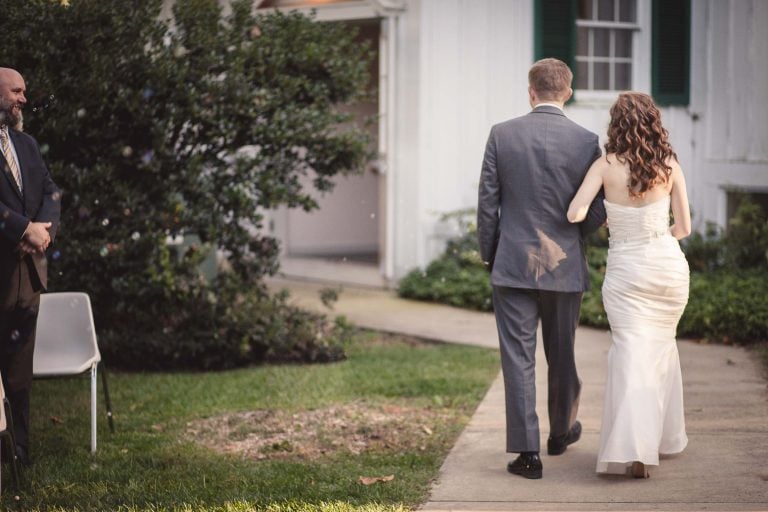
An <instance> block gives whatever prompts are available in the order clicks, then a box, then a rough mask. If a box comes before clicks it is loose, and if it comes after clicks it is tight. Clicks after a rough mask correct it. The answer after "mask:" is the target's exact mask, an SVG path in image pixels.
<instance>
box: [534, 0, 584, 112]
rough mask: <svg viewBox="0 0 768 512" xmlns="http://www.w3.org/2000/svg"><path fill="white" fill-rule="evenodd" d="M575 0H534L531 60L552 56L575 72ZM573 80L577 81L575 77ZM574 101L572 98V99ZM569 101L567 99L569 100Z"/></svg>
mask: <svg viewBox="0 0 768 512" xmlns="http://www.w3.org/2000/svg"><path fill="white" fill-rule="evenodd" d="M576 1H577V0H534V3H533V24H534V29H533V51H534V60H539V59H544V58H547V57H554V58H556V59H560V60H561V61H563V62H565V63H566V64H568V67H570V68H571V71H573V73H574V76H575V75H576V59H575V58H574V57H575V54H576V8H577V4H576ZM573 83H576V79H575V78H574V80H573ZM571 101H573V98H571ZM569 103H570V102H569Z"/></svg>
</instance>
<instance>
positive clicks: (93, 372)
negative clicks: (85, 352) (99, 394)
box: [91, 363, 98, 454]
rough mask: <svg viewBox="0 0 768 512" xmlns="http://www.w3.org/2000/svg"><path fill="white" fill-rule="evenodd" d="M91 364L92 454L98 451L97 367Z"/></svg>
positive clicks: (96, 364)
mask: <svg viewBox="0 0 768 512" xmlns="http://www.w3.org/2000/svg"><path fill="white" fill-rule="evenodd" d="M97 366H98V363H94V364H93V366H91V454H95V453H96V380H97V379H96V367H97Z"/></svg>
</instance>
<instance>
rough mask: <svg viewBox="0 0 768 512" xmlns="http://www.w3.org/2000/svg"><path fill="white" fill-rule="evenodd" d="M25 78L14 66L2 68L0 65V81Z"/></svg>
mask: <svg viewBox="0 0 768 512" xmlns="http://www.w3.org/2000/svg"><path fill="white" fill-rule="evenodd" d="M14 79H17V80H19V79H20V80H24V79H23V78H22V76H21V73H19V72H18V71H16V70H15V69H13V68H2V67H0V82H2V83H4V82H6V81H9V80H14Z"/></svg>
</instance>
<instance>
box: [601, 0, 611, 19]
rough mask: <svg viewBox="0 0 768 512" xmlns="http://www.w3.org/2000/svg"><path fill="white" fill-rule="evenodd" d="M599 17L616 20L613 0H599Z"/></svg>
mask: <svg viewBox="0 0 768 512" xmlns="http://www.w3.org/2000/svg"><path fill="white" fill-rule="evenodd" d="M597 19H598V20H601V21H615V20H614V18H613V0H597Z"/></svg>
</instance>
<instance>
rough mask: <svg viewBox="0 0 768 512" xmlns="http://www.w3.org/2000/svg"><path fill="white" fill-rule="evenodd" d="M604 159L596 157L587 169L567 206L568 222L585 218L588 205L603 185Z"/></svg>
mask: <svg viewBox="0 0 768 512" xmlns="http://www.w3.org/2000/svg"><path fill="white" fill-rule="evenodd" d="M604 163H605V159H603V158H598V159H597V160H595V162H594V163H593V164H592V167H590V168H589V170H588V171H587V175H586V176H585V177H584V181H583V182H582V183H581V186H580V187H579V190H578V191H577V192H576V195H575V196H573V200H572V201H571V205H570V206H569V207H568V222H581V221H583V220H584V219H586V218H587V212H589V205H590V204H592V200H593V199H594V198H595V196H596V195H597V193H598V192H600V188H601V187H602V186H603V166H604Z"/></svg>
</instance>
